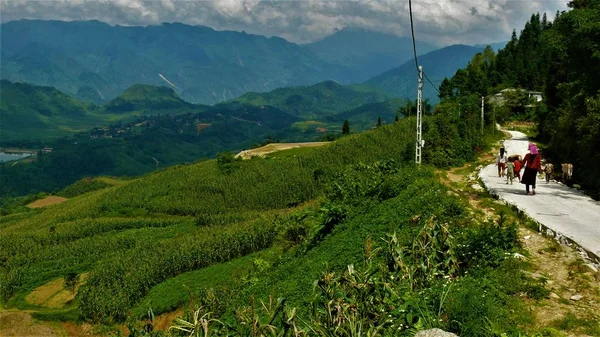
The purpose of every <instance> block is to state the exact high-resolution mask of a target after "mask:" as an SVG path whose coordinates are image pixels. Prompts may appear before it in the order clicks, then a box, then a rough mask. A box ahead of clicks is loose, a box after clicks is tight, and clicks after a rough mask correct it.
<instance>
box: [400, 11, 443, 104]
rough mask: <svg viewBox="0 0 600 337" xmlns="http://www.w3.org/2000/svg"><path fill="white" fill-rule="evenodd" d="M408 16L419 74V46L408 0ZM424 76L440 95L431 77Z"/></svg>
mask: <svg viewBox="0 0 600 337" xmlns="http://www.w3.org/2000/svg"><path fill="white" fill-rule="evenodd" d="M408 14H409V16H410V34H411V36H412V44H413V55H414V56H415V68H416V69H417V73H418V72H419V61H418V59H417V44H416V42H415V27H414V24H413V15H412V1H411V0H408ZM423 76H424V77H425V78H426V79H427V82H429V84H431V86H432V87H433V88H434V89H435V91H437V92H438V94H439V93H440V90H439V89H438V88H437V87H436V86H435V84H433V82H431V80H430V79H429V77H427V74H425V72H423Z"/></svg>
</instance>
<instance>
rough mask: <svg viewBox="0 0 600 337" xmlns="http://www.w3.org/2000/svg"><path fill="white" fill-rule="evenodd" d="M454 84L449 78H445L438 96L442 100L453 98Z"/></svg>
mask: <svg viewBox="0 0 600 337" xmlns="http://www.w3.org/2000/svg"><path fill="white" fill-rule="evenodd" d="M452 89H453V88H452V84H451V83H450V81H449V80H448V79H447V78H444V80H443V81H442V83H441V84H440V93H439V94H438V96H439V97H440V99H445V98H450V97H452Z"/></svg>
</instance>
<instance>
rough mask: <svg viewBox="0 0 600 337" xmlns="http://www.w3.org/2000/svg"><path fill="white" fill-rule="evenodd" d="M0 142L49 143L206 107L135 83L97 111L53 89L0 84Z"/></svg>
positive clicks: (162, 88) (163, 89) (167, 92)
mask: <svg viewBox="0 0 600 337" xmlns="http://www.w3.org/2000/svg"><path fill="white" fill-rule="evenodd" d="M0 99H1V100H0V112H1V114H0V123H1V124H0V131H2V132H1V133H0V142H10V141H46V140H51V139H56V138H59V137H62V136H66V135H72V134H74V133H77V132H83V131H88V130H89V129H91V128H94V127H97V126H107V125H109V124H110V123H113V122H116V121H129V120H132V119H133V118H134V117H135V116H141V115H145V114H177V113H185V112H200V111H203V110H204V109H206V107H204V106H201V105H193V104H190V103H188V102H185V101H183V100H182V99H181V98H179V97H178V96H177V94H176V93H175V92H174V91H173V90H172V89H170V88H167V87H157V86H151V85H141V84H136V85H133V86H132V87H130V88H128V89H127V90H125V91H124V92H123V93H122V94H121V95H120V96H119V97H117V98H116V99H114V100H113V101H111V102H109V103H108V104H106V105H105V106H104V107H99V106H96V105H93V104H89V103H83V102H81V101H79V100H77V99H75V98H73V97H71V96H68V95H66V94H64V93H62V92H60V91H58V90H57V89H55V88H53V87H42V86H36V85H31V84H26V83H13V82H10V81H7V80H2V81H1V82H0Z"/></svg>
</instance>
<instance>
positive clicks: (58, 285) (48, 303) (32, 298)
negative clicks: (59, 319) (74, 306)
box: [25, 273, 88, 309]
mask: <svg viewBox="0 0 600 337" xmlns="http://www.w3.org/2000/svg"><path fill="white" fill-rule="evenodd" d="M87 276H88V274H87V273H85V274H81V275H80V276H79V282H78V283H77V285H76V286H75V291H74V292H71V291H69V290H67V289H65V286H64V285H65V279H64V278H57V279H55V280H52V281H50V282H48V283H46V284H44V285H41V286H39V287H37V288H35V289H34V290H33V291H32V292H31V293H29V294H28V295H27V296H26V297H25V301H26V302H27V303H29V304H33V305H38V306H41V307H45V308H51V309H60V308H64V307H65V306H66V305H67V304H69V303H70V302H71V301H72V300H73V299H74V298H75V295H76V294H77V290H78V289H79V287H80V286H81V285H82V284H83V282H84V281H85V279H87Z"/></svg>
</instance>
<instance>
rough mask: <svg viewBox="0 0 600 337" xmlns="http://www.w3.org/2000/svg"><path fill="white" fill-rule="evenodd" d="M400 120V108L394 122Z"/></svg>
mask: <svg viewBox="0 0 600 337" xmlns="http://www.w3.org/2000/svg"><path fill="white" fill-rule="evenodd" d="M399 120H400V109H398V110H396V116H395V117H394V123H396V122H398V121H399Z"/></svg>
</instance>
